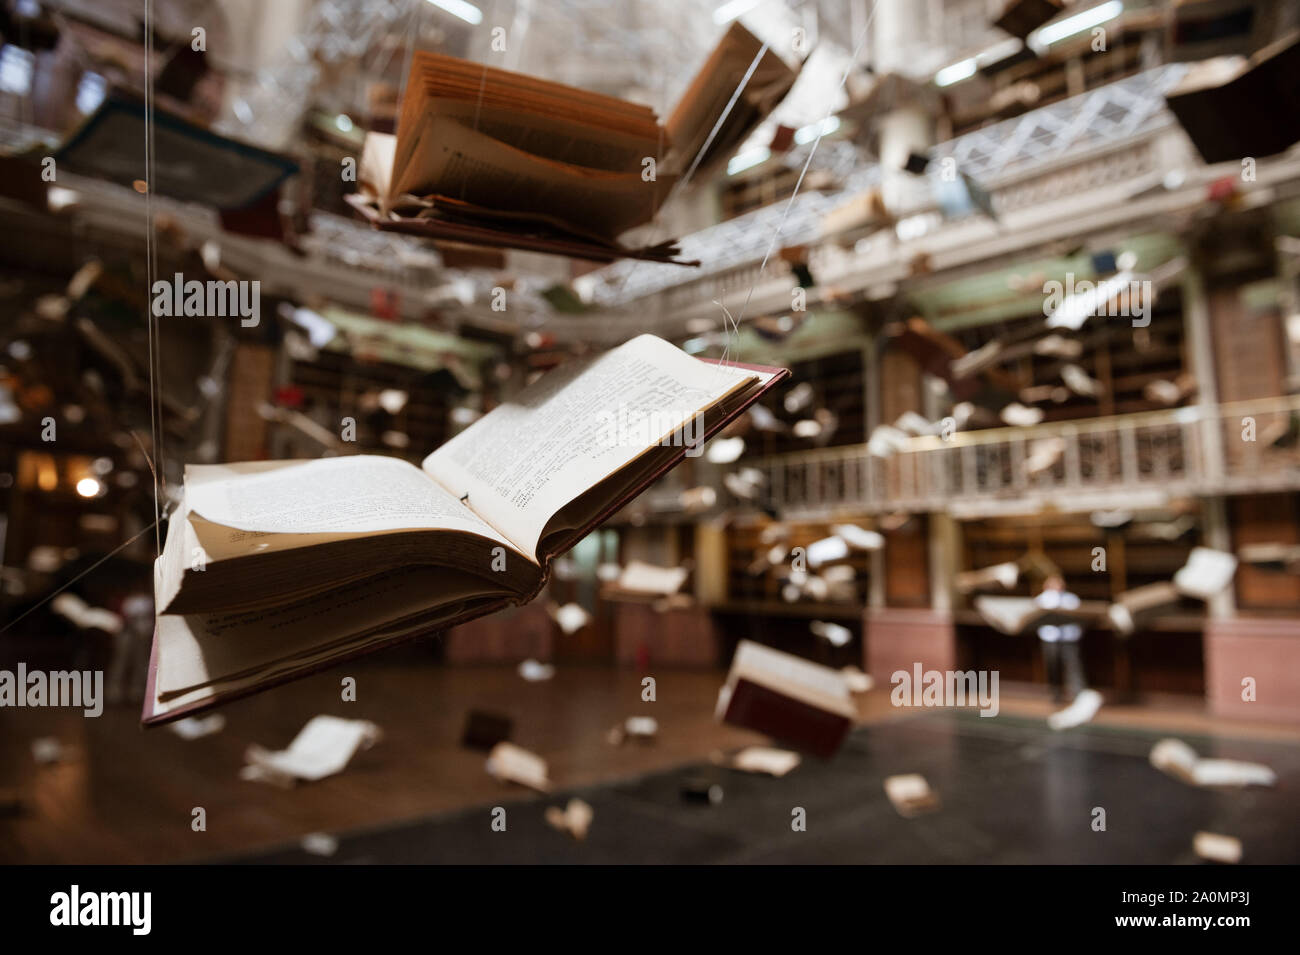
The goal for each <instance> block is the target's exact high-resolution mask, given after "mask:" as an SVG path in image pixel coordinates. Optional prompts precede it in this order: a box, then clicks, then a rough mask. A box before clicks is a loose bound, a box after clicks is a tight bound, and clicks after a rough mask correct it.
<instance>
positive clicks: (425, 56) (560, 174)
mask: <svg viewBox="0 0 1300 955" xmlns="http://www.w3.org/2000/svg"><path fill="white" fill-rule="evenodd" d="M666 148H667V136H666V134H665V132H664V130H663V128H662V127H661V126H660V125H659V121H658V119H657V117H656V116H655V113H654V111H653V110H651V109H650V108H649V107H647V106H641V105H639V104H636V103H630V102H627V101H624V100H620V99H616V98H614V97H611V96H602V95H599V94H596V93H590V92H586V91H584V90H580V89H575V88H573V87H570V86H564V85H562V84H559V83H552V82H548V81H546V80H540V79H536V78H534V77H531V76H527V75H524V74H521V73H512V72H510V71H507V70H501V69H497V68H495V67H490V66H485V65H483V64H479V63H474V62H471V61H469V60H461V59H457V58H455V57H450V56H443V55H441V54H437V53H428V52H424V51H421V52H418V53H416V54H415V56H414V58H413V60H412V63H411V71H410V74H409V76H408V78H407V84H406V93H405V96H404V97H403V100H402V106H401V113H400V115H399V117H398V124H397V134H396V135H395V136H394V135H389V134H384V133H374V132H371V133H368V134H367V135H366V141H365V145H364V150H363V154H362V161H361V169H360V177H359V178H360V182H361V185H362V187H363V189H364V190H366V191H367V192H368V193H369V194H370V195H371V197H372V198H373V201H374V204H375V206H376V211H377V214H378V215H377V218H376V219H375V221H377V222H380V223H383V222H385V221H388V222H400V221H403V220H405V221H407V223H408V225H410V226H412V227H418V229H413V230H412V231H423V232H425V233H427V234H428V235H430V237H434V238H445V239H449V240H462V241H466V242H473V241H475V236H476V235H478V233H480V232H481V233H483V234H484V235H486V234H487V233H491V232H494V231H495V232H497V233H498V241H495V242H492V243H490V244H496V245H508V246H514V247H528V248H532V247H533V246H532V245H531V244H530V243H529V240H533V241H540V242H542V243H543V244H545V243H546V242H548V241H549V242H559V243H562V244H567V245H571V246H578V245H587V246H590V247H591V255H593V256H600V253H601V252H602V251H603V253H604V255H603V256H600V257H609V256H612V255H614V254H616V253H622V252H625V251H626V250H623V249H622V248H621V247H620V246H619V245H618V242H617V238H618V235H619V234H620V233H622V232H625V231H627V230H628V229H631V228H633V227H635V226H639V225H643V224H644V223H646V222H649V221H650V220H651V219H652V218H653V217H654V214H655V213H656V212H657V211H658V210H659V206H660V205H661V204H662V203H663V201H664V199H665V198H666V197H667V195H668V192H669V190H671V189H672V186H673V182H674V181H675V180H674V177H672V176H669V175H661V174H659V170H658V169H657V168H655V166H656V165H657V164H658V163H659V162H660V161H661V160H662V159H663V155H664V152H665V150H666ZM647 170H648V171H647ZM359 208H362V211H363V212H365V211H366V210H365V208H364V207H359ZM476 230H477V231H476ZM521 242H522V243H524V244H523V245H520V243H521ZM538 251H547V249H545V248H538Z"/></svg>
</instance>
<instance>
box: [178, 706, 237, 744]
mask: <svg viewBox="0 0 1300 955" xmlns="http://www.w3.org/2000/svg"><path fill="white" fill-rule="evenodd" d="M168 728H169V729H170V730H171V731H172V732H173V733H175V734H176V735H177V736H179V737H180V738H181V739H186V740H195V739H202V738H203V737H205V736H211V735H213V734H214V733H220V732H221V731H222V730H223V729H225V728H226V718H225V717H224V716H222V715H221V714H220V713H210V714H209V715H207V716H187V717H185V719H183V720H177V721H176V722H175V723H172V724H170V726H169V727H168Z"/></svg>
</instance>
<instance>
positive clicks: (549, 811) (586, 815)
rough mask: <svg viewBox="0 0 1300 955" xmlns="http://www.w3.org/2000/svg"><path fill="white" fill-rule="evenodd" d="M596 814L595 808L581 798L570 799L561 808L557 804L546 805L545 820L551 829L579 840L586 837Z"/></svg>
mask: <svg viewBox="0 0 1300 955" xmlns="http://www.w3.org/2000/svg"><path fill="white" fill-rule="evenodd" d="M595 816H596V812H595V810H593V809H592V808H591V806H590V805H588V804H587V803H585V802H583V801H582V800H581V799H577V798H574V799H570V800H569V804H568V805H567V806H565V807H564V808H563V809H561V808H560V807H559V806H547V807H546V813H545V817H546V822H547V824H548V825H550V826H551V828H553V829H558V830H559V831H560V832H567V833H568V834H569V835H571V836H573V838H575V839H577V840H578V841H579V842H581V841H582V840H583V839H585V838H587V830H588V829H590V828H591V821H592V819H594V818H595Z"/></svg>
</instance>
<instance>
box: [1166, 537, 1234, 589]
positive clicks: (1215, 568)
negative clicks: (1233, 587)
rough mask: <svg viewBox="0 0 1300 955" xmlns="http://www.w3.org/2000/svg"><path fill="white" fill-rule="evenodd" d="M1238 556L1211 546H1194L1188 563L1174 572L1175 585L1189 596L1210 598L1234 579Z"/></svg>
mask: <svg viewBox="0 0 1300 955" xmlns="http://www.w3.org/2000/svg"><path fill="white" fill-rule="evenodd" d="M1236 572H1237V557H1236V555H1235V554H1229V553H1227V552H1225V551H1221V550H1213V549H1211V548H1209V547H1193V548H1192V553H1191V554H1190V555H1189V556H1188V558H1187V563H1186V564H1184V565H1183V566H1182V568H1181V569H1179V570H1178V572H1177V573H1175V574H1174V586H1175V587H1177V588H1178V592H1179V593H1182V594H1186V595H1187V596H1189V597H1199V598H1201V599H1202V600H1209V599H1210V598H1211V597H1213V596H1214V595H1215V594H1217V593H1219V592H1220V591H1222V590H1223V589H1224V588H1225V587H1227V586H1228V584H1229V583H1231V581H1232V575H1233V574H1235V573H1236Z"/></svg>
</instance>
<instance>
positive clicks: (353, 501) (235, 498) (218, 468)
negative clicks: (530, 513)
mask: <svg viewBox="0 0 1300 955" xmlns="http://www.w3.org/2000/svg"><path fill="white" fill-rule="evenodd" d="M276 464H278V465H280V466H278V467H271V468H268V467H265V466H263V465H261V464H253V465H251V466H250V465H240V464H233V465H205V466H198V467H191V468H188V469H187V470H186V474H185V482H186V484H185V499H186V504H187V505H188V507H189V509H190V510H191V511H193V512H194V513H196V514H198V515H199V516H200V517H201V518H204V519H205V520H208V521H211V522H213V523H215V524H221V525H224V526H225V527H230V528H236V529H238V530H242V531H253V532H258V531H261V532H267V533H273V534H326V535H340V536H346V535H362V534H375V533H383V532H385V531H397V530H433V529H438V530H452V531H463V532H466V533H470V534H477V535H479V536H481V537H486V538H488V539H489V540H492V541H496V542H499V543H501V544H505V545H507V546H511V545H510V542H509V541H508V540H507V539H506V538H505V537H503V536H502V535H501V534H500V533H499V532H498V531H497V530H496V529H495V528H493V527H492V526H491V525H489V524H486V523H484V521H483V520H482V519H480V518H479V517H478V515H476V514H475V513H474V512H473V511H471V510H470V509H469V508H467V507H466V506H465V505H464V504H462V503H461V502H460V501H458V500H457V499H456V498H455V497H452V495H451V494H449V493H448V492H447V491H446V490H445V489H444V488H443V487H440V486H439V485H438V483H437V482H436V481H431V480H429V477H428V475H426V474H424V473H423V472H422V471H420V469H419V468H416V467H414V466H413V465H410V464H407V463H406V462H405V461H401V460H398V459H397V458H386V457H382V456H380V455H370V454H360V455H354V456H350V457H341V458H321V459H319V460H315V461H294V462H276Z"/></svg>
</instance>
